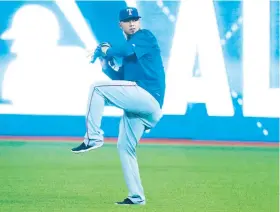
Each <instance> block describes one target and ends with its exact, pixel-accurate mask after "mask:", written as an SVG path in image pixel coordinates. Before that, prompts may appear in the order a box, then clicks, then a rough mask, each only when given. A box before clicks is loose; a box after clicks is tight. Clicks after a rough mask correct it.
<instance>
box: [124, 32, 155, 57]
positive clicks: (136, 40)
mask: <svg viewBox="0 0 280 212" xmlns="http://www.w3.org/2000/svg"><path fill="white" fill-rule="evenodd" d="M129 43H130V44H131V46H132V48H133V51H134V52H135V54H136V56H137V58H138V59H139V58H141V57H143V56H144V55H145V54H148V53H149V52H151V51H152V50H153V49H154V48H158V45H157V41H156V38H155V36H154V35H153V34H152V33H151V32H150V31H149V30H141V33H139V34H137V35H136V36H135V37H133V39H131V40H130V41H129Z"/></svg>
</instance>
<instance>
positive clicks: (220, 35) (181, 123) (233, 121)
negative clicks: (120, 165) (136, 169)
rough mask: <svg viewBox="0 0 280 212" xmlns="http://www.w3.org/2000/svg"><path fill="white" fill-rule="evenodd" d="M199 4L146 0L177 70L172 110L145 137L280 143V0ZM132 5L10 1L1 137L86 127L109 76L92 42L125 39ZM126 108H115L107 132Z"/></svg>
mask: <svg viewBox="0 0 280 212" xmlns="http://www.w3.org/2000/svg"><path fill="white" fill-rule="evenodd" d="M180 2H181V3H180ZM182 2H187V3H182ZM195 2H196V1H193V2H191V1H138V2H137V3H136V7H137V8H138V9H139V12H140V13H141V15H142V19H141V21H142V27H143V28H148V29H150V30H151V31H152V32H153V33H154V34H155V36H156V37H157V38H158V43H159V46H160V47H161V51H162V57H163V61H164V66H165V69H166V78H167V80H166V82H167V92H166V98H165V104H164V108H163V113H164V116H163V118H162V120H161V121H160V123H159V124H158V125H157V126H156V128H155V129H153V130H152V131H151V132H150V133H148V134H145V137H147V138H170V139H177V138H178V139H192V140H211V141H220V140H221V141H246V142H247V141H248V142H253V141H262V142H279V131H280V127H279V117H280V88H279V87H280V86H279V85H280V79H279V78H280V76H279V70H280V66H279V64H280V60H279V52H280V51H279V43H280V42H279V37H280V36H279V35H280V32H279V31H280V30H279V28H280V27H279V26H280V24H279V22H280V21H279V20H280V15H279V14H280V12H279V11H280V10H279V9H280V6H279V5H280V3H279V1H270V2H269V1H258V2H257V1H213V2H211V1H205V2H206V3H205V4H204V5H203V7H201V6H200V5H199V4H196V3H195ZM131 3H133V1H130V4H131ZM66 6H67V5H66ZM125 6H126V1H110V2H109V1H76V3H74V4H72V5H70V6H69V7H65V5H64V4H57V3H56V2H55V1H54V2H52V1H39V2H36V1H32V2H29V3H28V2H25V1H0V23H1V24H0V137H1V136H51V137H53V136H61V137H81V136H83V135H84V133H85V117H84V114H85V108H86V104H87V98H88V90H89V86H90V85H91V84H92V83H94V82H95V81H99V80H106V79H107V78H106V76H105V75H104V74H103V73H102V72H101V70H100V66H99V64H95V65H90V64H89V63H88V61H87V60H86V58H85V49H86V48H89V47H93V48H94V47H95V46H96V43H97V42H103V41H109V42H111V43H112V45H114V44H116V43H119V42H121V41H124V38H123V34H122V32H121V31H120V28H119V25H118V20H117V18H118V11H119V10H120V9H121V8H123V7H125ZM194 11H198V12H194ZM76 14H81V16H77V15H76ZM182 14H188V15H187V16H184V15H182ZM199 14H203V16H200V15H199ZM34 17H36V18H34ZM100 20H102V21H100ZM256 23H257V24H256ZM104 26H106V27H105V28H104ZM203 76H204V78H203ZM120 116H121V111H120V110H115V109H114V108H110V107H106V110H105V112H104V119H103V122H102V128H103V130H104V132H105V136H107V137H117V135H118V125H119V121H120Z"/></svg>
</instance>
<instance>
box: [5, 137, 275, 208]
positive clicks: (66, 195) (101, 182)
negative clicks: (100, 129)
mask: <svg viewBox="0 0 280 212" xmlns="http://www.w3.org/2000/svg"><path fill="white" fill-rule="evenodd" d="M75 145H77V143H73V142H72V143H70V142H69V143H67V142H60V143H55V142H49V143H48V142H16V141H12V142H5V141H2V142H0V170H1V171H0V173H1V174H0V189H1V190H0V191H1V192H0V211H3V212H7V211H15V212H20V211H24V212H31V211H34V212H35V211H36V212H39V211H47V212H50V211H59V212H63V211H67V212H68V211H73V212H74V211H75V212H78V211H81V212H83V211H91V212H97V211H106V212H107V211H117V212H118V211H149V212H150V211H159V212H175V211H182V212H277V211H278V206H279V203H278V194H279V193H278V191H279V189H278V187H279V181H278V173H279V152H278V150H279V149H278V148H276V147H273V148H272V147H271V148H268V147H214V146H213V147H210V146H209V147H207V146H170V145H151V144H142V145H141V144H140V145H139V146H138V149H137V154H138V160H139V165H140V170H141V177H142V181H143V185H144V189H145V194H146V197H147V205H145V206H117V205H114V204H113V203H114V202H115V201H118V200H122V199H123V198H125V197H126V195H127V190H126V186H125V182H124V179H123V175H122V171H121V166H120V162H119V157H118V152H117V149H116V145H115V144H108V143H105V145H104V146H103V147H102V148H100V149H97V150H95V151H91V152H88V153H85V154H82V155H76V154H73V153H71V152H70V149H71V148H72V147H74V146H75Z"/></svg>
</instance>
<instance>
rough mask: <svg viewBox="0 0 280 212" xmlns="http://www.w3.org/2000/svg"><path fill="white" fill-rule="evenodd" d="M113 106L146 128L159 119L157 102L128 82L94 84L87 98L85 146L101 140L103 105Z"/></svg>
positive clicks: (134, 84)
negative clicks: (135, 117) (129, 114)
mask: <svg viewBox="0 0 280 212" xmlns="http://www.w3.org/2000/svg"><path fill="white" fill-rule="evenodd" d="M106 103H107V104H110V105H114V106H116V107H118V108H121V109H123V110H124V111H126V112H129V113H133V114H135V115H136V116H138V117H139V118H140V119H141V120H142V122H143V123H144V124H145V126H147V127H148V128H152V127H153V126H155V125H156V123H157V122H158V120H159V119H160V118H161V110H160V107H159V104H158V102H157V101H156V100H155V99H154V97H152V96H151V95H150V94H149V93H148V92H147V91H145V90H144V89H142V88H140V87H139V86H137V84H136V83H135V82H130V81H107V82H100V83H98V84H94V85H93V86H92V87H91V90H90V92H89V97H88V107H87V115H86V130H87V131H86V134H85V140H84V142H85V144H89V145H90V144H91V143H90V140H93V139H95V140H103V131H102V130H101V129H100V125H101V120H102V115H103V111H104V106H105V104H106Z"/></svg>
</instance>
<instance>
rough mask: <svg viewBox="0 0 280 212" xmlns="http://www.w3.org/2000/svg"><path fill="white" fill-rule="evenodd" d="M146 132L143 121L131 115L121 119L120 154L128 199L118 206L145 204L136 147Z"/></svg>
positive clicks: (126, 114) (125, 115)
mask: <svg viewBox="0 0 280 212" xmlns="http://www.w3.org/2000/svg"><path fill="white" fill-rule="evenodd" d="M144 130H145V125H144V124H143V121H142V120H141V119H140V118H139V117H137V116H135V115H134V114H131V113H125V114H124V115H123V117H122V119H121V122H120V127H119V137H118V152H119V155H120V159H121V164H122V169H123V174H124V179H125V182H126V185H127V188H128V191H129V192H128V197H127V198H126V199H124V200H123V201H121V202H117V203H116V204H145V201H146V200H145V196H144V189H143V186H142V183H141V178H140V174H139V167H138V162H137V156H136V146H137V144H138V142H139V140H140V139H141V137H142V135H143V133H144Z"/></svg>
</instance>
